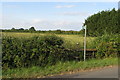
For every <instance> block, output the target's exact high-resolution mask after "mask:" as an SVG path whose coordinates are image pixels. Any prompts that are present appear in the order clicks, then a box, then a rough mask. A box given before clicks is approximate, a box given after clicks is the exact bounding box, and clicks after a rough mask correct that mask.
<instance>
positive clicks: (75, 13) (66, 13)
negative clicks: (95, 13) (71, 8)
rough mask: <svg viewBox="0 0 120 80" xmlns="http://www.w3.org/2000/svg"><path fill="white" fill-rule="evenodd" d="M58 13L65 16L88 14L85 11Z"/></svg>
mask: <svg viewBox="0 0 120 80" xmlns="http://www.w3.org/2000/svg"><path fill="white" fill-rule="evenodd" d="M59 14H60V15H65V16H89V15H90V14H89V13H87V12H63V13H59Z"/></svg>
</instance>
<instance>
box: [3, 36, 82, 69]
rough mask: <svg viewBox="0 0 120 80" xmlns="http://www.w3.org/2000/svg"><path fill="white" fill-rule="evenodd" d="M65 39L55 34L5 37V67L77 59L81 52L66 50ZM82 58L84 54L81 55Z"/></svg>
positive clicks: (28, 65)
mask: <svg viewBox="0 0 120 80" xmlns="http://www.w3.org/2000/svg"><path fill="white" fill-rule="evenodd" d="M63 43H64V41H63V39H62V38H60V37H57V36H55V35H50V36H42V37H38V36H35V37H32V38H14V37H3V40H2V49H3V51H2V66H3V69H11V68H21V67H31V66H41V67H44V66H46V65H54V64H56V62H58V61H67V60H75V58H74V57H73V56H80V55H81V54H78V53H79V52H76V51H72V50H66V49H65V48H64V47H63V46H62V44H63ZM81 58H82V55H81Z"/></svg>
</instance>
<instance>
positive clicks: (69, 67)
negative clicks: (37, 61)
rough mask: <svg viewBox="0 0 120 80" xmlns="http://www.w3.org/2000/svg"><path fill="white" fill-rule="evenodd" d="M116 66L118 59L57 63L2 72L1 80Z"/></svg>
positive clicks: (39, 76) (40, 76)
mask: <svg viewBox="0 0 120 80" xmlns="http://www.w3.org/2000/svg"><path fill="white" fill-rule="evenodd" d="M111 65H118V58H105V59H92V60H87V61H80V62H79V61H66V62H61V61H60V62H58V63H57V64H55V65H52V66H46V67H39V66H32V67H30V68H17V69H9V70H7V71H5V70H3V74H2V78H3V79H4V78H42V77H45V76H49V75H56V74H61V73H62V74H64V72H76V71H80V70H81V71H82V70H86V69H87V70H88V69H94V68H96V67H97V68H98V67H105V66H111Z"/></svg>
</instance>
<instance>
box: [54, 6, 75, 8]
mask: <svg viewBox="0 0 120 80" xmlns="http://www.w3.org/2000/svg"><path fill="white" fill-rule="evenodd" d="M75 6H76V5H57V6H56V8H73V7H75Z"/></svg>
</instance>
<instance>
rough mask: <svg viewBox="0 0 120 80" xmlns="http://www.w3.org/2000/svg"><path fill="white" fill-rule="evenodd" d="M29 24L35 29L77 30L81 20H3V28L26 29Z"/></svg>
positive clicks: (79, 27)
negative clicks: (7, 21)
mask: <svg viewBox="0 0 120 80" xmlns="http://www.w3.org/2000/svg"><path fill="white" fill-rule="evenodd" d="M30 26H34V27H35V28H36V29H37V30H57V29H61V30H77V31H79V30H80V29H81V28H82V27H81V26H82V22H79V21H64V20H57V21H55V20H54V21H51V20H42V19H33V20H30V21H24V23H22V22H16V23H15V22H14V21H13V22H12V23H7V24H6V22H4V28H3V29H5V28H7V27H9V29H11V28H12V27H14V28H17V29H19V28H24V29H28V28H30Z"/></svg>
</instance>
